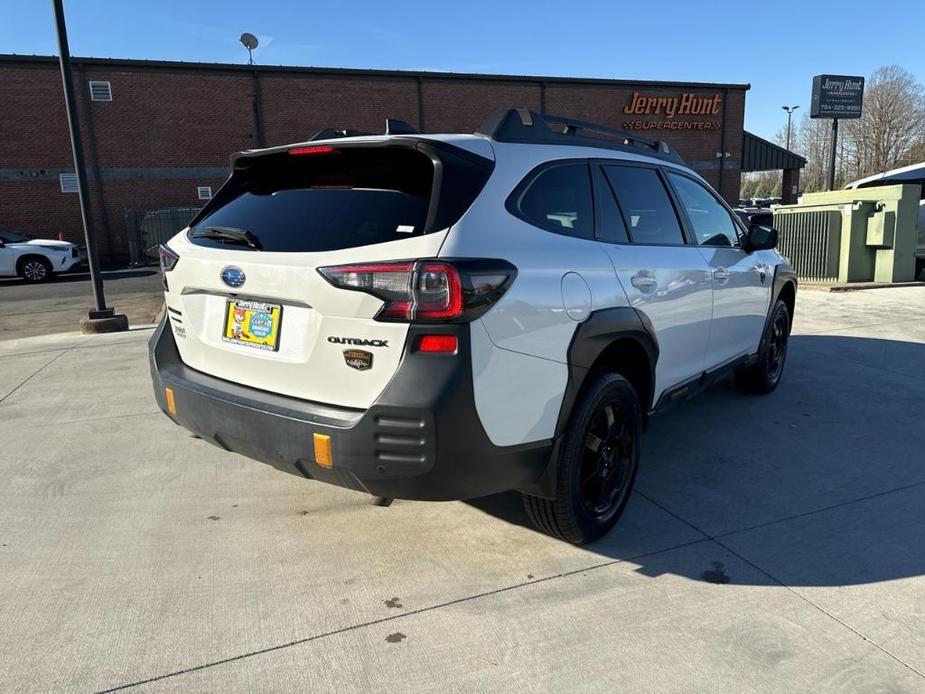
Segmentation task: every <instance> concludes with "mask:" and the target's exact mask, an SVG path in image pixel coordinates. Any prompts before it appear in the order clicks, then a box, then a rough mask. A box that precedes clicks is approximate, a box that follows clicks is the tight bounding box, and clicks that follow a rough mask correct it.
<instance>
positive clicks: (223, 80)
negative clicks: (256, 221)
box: [0, 55, 749, 262]
mask: <svg viewBox="0 0 925 694" xmlns="http://www.w3.org/2000/svg"><path fill="white" fill-rule="evenodd" d="M73 64H74V81H75V88H76V91H77V105H78V111H79V114H80V119H81V126H82V137H83V143H84V148H85V156H86V163H87V168H88V178H89V188H90V190H89V199H90V203H91V215H92V223H93V225H94V228H95V229H96V230H97V232H98V239H99V242H98V244H99V250H100V254H101V256H102V258H103V260H104V261H110V262H124V261H125V260H127V259H128V256H129V246H130V240H131V237H132V234H133V233H135V231H134V228H133V224H134V223H135V222H134V221H133V220H135V219H137V212H138V211H142V212H144V211H150V210H156V209H161V208H165V207H171V206H181V207H195V206H197V205H201V204H202V199H201V197H200V196H205V195H208V191H207V190H205V189H204V188H205V187H210V188H211V189H212V190H215V189H217V188H218V186H220V185H221V183H222V181H223V180H224V178H225V176H226V172H227V162H228V155H229V154H230V153H232V152H235V151H238V150H242V149H248V148H253V147H259V146H263V145H274V144H285V143H289V142H297V141H302V140H305V139H307V138H308V137H310V136H311V135H312V133H314V132H315V131H317V130H320V129H322V128H325V127H341V128H343V127H350V128H357V129H361V130H367V131H371V132H381V131H382V128H383V126H384V121H385V118H386V117H387V116H389V117H394V118H400V119H402V120H404V121H407V122H408V123H410V124H412V125H414V126H415V127H417V128H418V129H419V130H421V131H422V132H447V131H458V132H472V131H474V130H475V129H476V128H477V127H478V125H479V123H480V122H481V121H482V119H483V118H484V117H485V116H486V115H487V114H488V113H490V112H491V111H492V110H494V109H495V108H498V107H510V106H516V107H520V108H528V109H532V110H543V111H547V112H549V113H555V114H557V115H563V116H571V117H573V118H579V119H582V120H590V121H594V122H597V123H602V124H605V125H610V126H613V127H618V128H623V129H635V130H639V131H641V132H642V133H643V134H645V135H648V136H650V137H653V138H658V139H664V140H666V141H667V142H669V143H670V144H671V145H672V146H674V147H675V148H676V149H677V150H678V151H679V152H680V153H681V155H682V156H683V157H684V159H685V160H686V161H687V162H688V163H689V164H690V165H692V166H693V167H694V168H695V169H696V170H698V171H699V172H700V173H701V174H702V175H703V176H704V177H705V178H706V179H707V180H708V181H710V183H711V184H713V186H714V187H716V188H717V190H719V191H720V192H721V193H722V195H723V196H724V197H725V198H726V199H727V200H729V201H734V200H735V199H736V198H737V196H738V194H739V182H740V170H741V168H742V167H741V164H740V158H741V153H742V148H743V137H744V134H743V122H744V113H745V92H746V91H747V90H748V88H749V85H742V84H707V83H685V82H639V81H626V80H604V79H581V78H559V77H519V76H517V77H512V76H502V75H472V74H454V73H431V72H403V71H384V70H347V69H333V68H302V67H285V66H248V65H226V64H201V63H180V62H160V61H144V60H112V59H96V58H75V59H74V60H73ZM0 83H2V85H3V96H4V98H3V99H2V100H0V228H7V229H12V230H16V231H20V232H22V233H27V234H32V235H35V236H42V237H46V238H49V237H50V238H63V239H65V240H71V241H78V242H79V241H80V239H81V238H82V231H81V222H80V212H79V208H78V201H77V195H76V193H74V192H65V191H72V190H73V176H72V175H70V174H72V172H73V162H72V158H71V150H70V144H69V140H68V131H67V122H66V113H65V107H64V101H63V97H62V93H61V75H60V72H59V70H58V63H57V59H56V58H54V57H45V56H35V57H27V56H10V55H0ZM201 189H203V190H201ZM133 211H134V212H133Z"/></svg>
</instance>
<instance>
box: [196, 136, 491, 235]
mask: <svg viewBox="0 0 925 694" xmlns="http://www.w3.org/2000/svg"><path fill="white" fill-rule="evenodd" d="M441 161H443V159H441ZM242 163H243V164H244V168H240V166H241V164H242ZM450 168H451V169H452V168H458V166H456V167H454V166H451V167H450ZM444 178H446V176H444ZM433 182H434V163H433V161H432V160H431V158H430V157H429V156H428V155H427V154H424V153H423V152H420V151H418V150H416V149H413V148H409V147H370V148H358V147H353V148H350V147H344V148H342V149H339V150H335V151H333V152H327V153H325V152H322V153H317V154H309V155H292V154H289V153H288V152H283V153H280V154H273V155H265V156H261V157H256V158H254V159H252V160H249V161H248V160H244V161H243V162H239V169H238V170H236V171H235V174H234V176H233V177H232V179H231V180H230V181H229V182H228V183H227V184H226V186H225V187H224V188H223V189H222V191H220V192H219V194H218V195H217V196H216V198H215V200H213V203H212V208H211V209H207V210H206V214H205V216H203V217H202V218H201V219H198V220H197V221H196V222H195V224H194V225H193V226H192V227H191V229H190V232H189V237H190V239H191V240H192V241H193V243H197V244H200V245H204V246H213V247H223V248H228V249H240V250H245V251H246V250H251V249H252V248H254V247H258V248H259V249H260V250H263V251H271V252H274V251H275V252H318V251H333V250H339V249H343V248H354V247H358V246H368V245H371V244H377V243H385V242H388V241H397V240H399V239H406V238H409V237H411V236H420V235H422V234H425V233H429V232H430V231H436V230H438V229H440V228H445V226H443V227H441V226H434V225H433V224H431V227H432V228H428V227H427V223H428V213H429V212H430V211H431V209H430V208H431V202H432V201H431V195H432V188H433ZM483 183H484V180H483V181H481V182H480V183H479V186H478V188H479V189H480V188H481V185H482V184H483ZM476 193H477V191H476ZM474 197H475V195H474V194H473V195H472V198H471V199H470V200H469V201H468V202H467V203H466V206H468V204H470V203H471V200H472V199H474ZM460 214H461V212H460ZM437 216H439V215H437ZM453 221H455V220H453ZM227 230H231V232H230V233H228V232H227ZM245 231H246V232H247V234H248V237H247V238H248V239H249V241H248V242H242V241H241V235H242V234H243V233H244V232H245ZM254 242H256V245H255V243H254Z"/></svg>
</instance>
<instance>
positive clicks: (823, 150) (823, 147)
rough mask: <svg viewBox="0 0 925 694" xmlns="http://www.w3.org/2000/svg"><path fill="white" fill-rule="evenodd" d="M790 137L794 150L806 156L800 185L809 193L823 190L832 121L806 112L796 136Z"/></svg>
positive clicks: (825, 179) (825, 181)
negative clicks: (811, 115) (814, 116)
mask: <svg viewBox="0 0 925 694" xmlns="http://www.w3.org/2000/svg"><path fill="white" fill-rule="evenodd" d="M792 139H793V142H794V147H793V149H794V151H796V152H797V153H798V154H801V155H802V156H804V157H805V158H806V168H804V169H803V172H802V173H801V174H800V186H801V187H802V189H803V190H804V191H806V192H810V193H812V192H814V191H817V190H825V187H826V184H827V175H828V174H827V172H828V161H829V150H830V147H831V142H832V121H830V120H823V119H820V118H810V117H809V115H808V114H803V118H802V120H801V121H800V126H799V128H797V131H796V137H795V138H792Z"/></svg>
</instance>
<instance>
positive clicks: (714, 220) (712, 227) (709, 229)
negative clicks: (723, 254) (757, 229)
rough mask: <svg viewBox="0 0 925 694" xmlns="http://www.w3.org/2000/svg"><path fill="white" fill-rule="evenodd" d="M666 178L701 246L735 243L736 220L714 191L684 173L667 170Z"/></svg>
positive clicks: (736, 239) (731, 244)
mask: <svg viewBox="0 0 925 694" xmlns="http://www.w3.org/2000/svg"><path fill="white" fill-rule="evenodd" d="M668 178H669V180H670V181H671V185H673V186H674V189H675V192H676V193H677V194H678V198H679V199H680V200H681V205H682V206H683V207H684V209H685V210H686V211H687V217H688V219H690V220H691V226H692V227H693V230H694V237H695V238H696V239H697V243H699V244H700V245H701V246H734V245H735V244H736V243H737V241H738V237H737V236H736V230H735V223H734V222H733V221H732V217H731V216H730V214H729V212H728V211H727V210H726V208H725V207H723V206H722V205H721V204H720V202H719V200H717V199H716V196H714V195H713V193H711V192H710V191H708V190H707V189H706V188H704V187H703V186H702V185H701V184H700V183H698V182H697V181H695V180H693V179H690V178H688V177H687V176H681V175H679V174H675V173H670V172H669V174H668Z"/></svg>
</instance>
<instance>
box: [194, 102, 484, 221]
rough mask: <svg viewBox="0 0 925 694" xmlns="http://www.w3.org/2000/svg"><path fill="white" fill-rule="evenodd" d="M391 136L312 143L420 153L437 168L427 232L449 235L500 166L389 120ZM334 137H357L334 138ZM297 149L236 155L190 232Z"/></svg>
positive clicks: (348, 137)
mask: <svg viewBox="0 0 925 694" xmlns="http://www.w3.org/2000/svg"><path fill="white" fill-rule="evenodd" d="M386 131H387V132H386V136H385V137H383V136H381V135H368V134H365V133H359V132H358V131H350V130H342V131H337V130H334V129H327V130H321V131H319V132H318V133H315V135H314V136H313V137H312V140H309V142H312V141H320V140H322V139H331V140H333V141H332V142H331V146H332V147H334V148H336V149H341V150H349V149H378V148H387V147H402V148H406V149H413V150H417V151H418V152H420V153H421V154H423V155H424V156H426V157H428V158H429V159H430V160H431V162H432V163H433V166H434V178H433V185H432V189H431V208H430V210H429V212H428V215H427V222H426V228H427V229H428V230H438V229H445V228H446V227H448V226H450V225H451V224H453V223H454V222H455V221H456V220H458V219H459V218H460V217H461V216H462V214H463V212H465V210H466V208H468V206H469V204H471V202H472V198H474V197H475V195H476V194H477V193H478V191H479V190H481V188H482V186H484V185H485V182H486V181H487V180H488V177H489V176H490V175H491V172H492V171H493V170H494V168H495V162H494V161H492V160H491V159H488V158H486V157H483V156H481V155H479V154H476V153H474V152H470V151H469V150H467V149H463V148H462V147H457V146H455V145H452V144H449V143H447V142H442V141H440V140H432V139H429V138H420V137H415V135H417V134H418V133H417V131H416V130H414V128H412V127H411V126H410V125H408V124H407V123H404V122H403V121H399V120H395V119H392V118H390V119H387V120H386ZM389 131H391V132H389ZM409 131H410V132H409ZM330 133H335V134H336V133H354V134H348V135H343V134H342V135H340V136H339V137H329V135H328V134H330ZM320 135H324V137H320ZM363 137H375V138H376V139H374V140H363V139H362V138H363ZM296 147H304V145H299V144H287V145H281V146H278V147H268V148H265V149H251V150H245V151H243V152H237V153H235V154H232V155H231V175H230V176H229V177H228V179H227V180H226V181H225V182H224V183H223V184H222V186H221V187H220V188H219V189H218V190H217V191H216V193H215V194H214V195H213V196H212V199H210V200H209V201H208V202H207V203H206V204H205V206H204V207H203V208H202V209H201V210H200V211H199V214H197V215H196V217H195V218H194V219H193V220H192V221H191V222H190V226H193V225H195V224H198V223H199V221H200V220H201V219H203V218H204V217H205V216H206V215H208V214H210V213H211V212H212V211H213V210H215V209H217V208H219V207H222V206H224V205H225V204H227V203H228V202H229V201H231V200H232V199H233V198H234V197H235V196H236V195H238V194H239V193H240V191H241V189H242V187H243V186H245V185H246V181H247V176H248V170H249V169H250V168H251V167H252V166H254V165H255V164H256V163H257V162H259V161H261V160H263V159H266V158H268V157H277V156H284V157H286V156H289V152H290V150H292V149H294V148H296ZM321 147H324V145H321ZM434 203H436V204H434Z"/></svg>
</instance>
